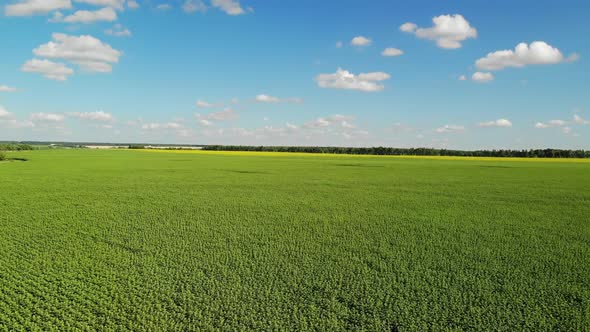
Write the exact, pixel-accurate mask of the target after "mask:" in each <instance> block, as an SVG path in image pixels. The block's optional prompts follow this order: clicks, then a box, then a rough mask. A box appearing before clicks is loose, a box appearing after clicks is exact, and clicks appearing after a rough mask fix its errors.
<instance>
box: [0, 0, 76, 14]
mask: <svg viewBox="0 0 590 332" xmlns="http://www.w3.org/2000/svg"><path fill="white" fill-rule="evenodd" d="M71 8H72V2H71V1H70V0H24V1H20V2H17V3H14V4H10V5H6V7H4V13H5V14H6V16H32V15H44V14H47V13H49V12H52V11H55V10H59V9H71Z"/></svg>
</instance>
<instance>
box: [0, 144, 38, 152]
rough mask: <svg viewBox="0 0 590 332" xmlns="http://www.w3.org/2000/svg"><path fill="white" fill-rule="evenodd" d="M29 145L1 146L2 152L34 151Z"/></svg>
mask: <svg viewBox="0 0 590 332" xmlns="http://www.w3.org/2000/svg"><path fill="white" fill-rule="evenodd" d="M33 149H34V148H33V146H32V145H29V144H0V151H27V150H33Z"/></svg>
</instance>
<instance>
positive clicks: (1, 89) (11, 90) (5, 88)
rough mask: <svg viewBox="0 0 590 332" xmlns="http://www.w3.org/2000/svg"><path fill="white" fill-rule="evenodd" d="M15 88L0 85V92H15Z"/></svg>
mask: <svg viewBox="0 0 590 332" xmlns="http://www.w3.org/2000/svg"><path fill="white" fill-rule="evenodd" d="M15 91H16V88H13V87H10V86H8V85H0V92H15Z"/></svg>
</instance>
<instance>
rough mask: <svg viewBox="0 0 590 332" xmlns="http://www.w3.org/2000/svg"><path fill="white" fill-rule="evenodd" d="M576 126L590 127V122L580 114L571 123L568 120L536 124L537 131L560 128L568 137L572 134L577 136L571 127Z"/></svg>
mask: <svg viewBox="0 0 590 332" xmlns="http://www.w3.org/2000/svg"><path fill="white" fill-rule="evenodd" d="M575 125H590V120H586V119H584V118H583V117H581V116H580V115H578V114H574V116H573V119H572V120H571V121H566V120H550V121H547V122H537V123H535V128H537V129H547V128H559V129H560V130H561V132H563V133H564V134H566V135H569V134H572V135H574V136H576V135H577V134H575V133H573V129H572V127H571V126H575Z"/></svg>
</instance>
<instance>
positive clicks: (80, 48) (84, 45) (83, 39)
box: [33, 33, 122, 73]
mask: <svg viewBox="0 0 590 332" xmlns="http://www.w3.org/2000/svg"><path fill="white" fill-rule="evenodd" d="M52 37H53V41H50V42H48V43H47V44H43V45H41V46H39V47H38V48H36V49H34V50H33V53H34V54H35V55H37V56H39V57H44V58H50V59H64V60H68V61H70V62H73V63H75V64H77V65H79V66H80V67H81V68H82V69H85V70H87V71H91V72H101V73H108V72H111V71H112V64H113V63H117V62H119V57H120V56H121V55H122V53H121V52H120V51H117V50H115V49H113V48H112V47H111V46H110V45H108V44H106V43H103V42H102V41H101V40H99V39H97V38H94V37H92V36H90V35H83V36H78V37H77V36H69V35H66V34H63V33H54V34H53V35H52Z"/></svg>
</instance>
